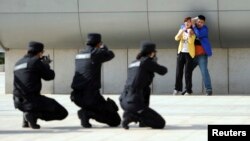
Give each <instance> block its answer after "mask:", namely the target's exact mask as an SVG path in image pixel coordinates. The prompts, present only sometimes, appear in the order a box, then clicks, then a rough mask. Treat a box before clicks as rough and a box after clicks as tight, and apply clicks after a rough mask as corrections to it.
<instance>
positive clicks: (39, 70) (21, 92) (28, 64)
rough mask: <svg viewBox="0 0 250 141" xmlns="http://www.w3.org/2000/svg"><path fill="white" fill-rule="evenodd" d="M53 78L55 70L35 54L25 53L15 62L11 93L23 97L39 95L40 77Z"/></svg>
mask: <svg viewBox="0 0 250 141" xmlns="http://www.w3.org/2000/svg"><path fill="white" fill-rule="evenodd" d="M54 78H55V72H54V71H53V70H51V69H50V66H49V65H48V64H45V63H43V62H42V61H41V60H40V58H38V57H36V56H33V57H32V56H29V55H26V56H24V57H23V58H22V59H20V60H19V61H17V63H16V64H15V68H14V91H13V94H14V96H17V97H24V98H27V97H30V96H35V95H39V94H40V91H41V88H42V82H41V79H44V80H47V81H48V80H53V79H54Z"/></svg>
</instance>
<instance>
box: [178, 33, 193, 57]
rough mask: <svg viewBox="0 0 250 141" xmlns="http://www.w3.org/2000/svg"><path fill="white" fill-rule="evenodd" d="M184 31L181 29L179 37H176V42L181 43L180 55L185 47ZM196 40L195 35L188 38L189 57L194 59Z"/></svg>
mask: <svg viewBox="0 0 250 141" xmlns="http://www.w3.org/2000/svg"><path fill="white" fill-rule="evenodd" d="M182 34H183V30H182V29H180V30H179V32H178V33H177V35H176V36H175V40H176V41H180V43H179V47H178V54H179V53H180V52H181V50H182V47H183V40H184V39H183V35H182ZM194 40H195V34H193V35H191V36H190V37H189V38H188V50H189V55H190V56H191V57H192V58H194V56H195V46H194Z"/></svg>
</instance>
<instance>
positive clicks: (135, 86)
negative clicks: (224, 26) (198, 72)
mask: <svg viewBox="0 0 250 141" xmlns="http://www.w3.org/2000/svg"><path fill="white" fill-rule="evenodd" d="M154 72H156V73H158V74H160V75H164V74H165V73H167V68H166V67H164V66H160V65H159V64H157V63H156V62H155V61H154V60H153V59H152V58H149V57H142V58H140V60H136V61H134V62H132V63H131V64H130V65H129V68H128V78H127V81H126V85H125V88H124V91H123V93H122V94H121V96H120V104H121V107H122V108H123V109H124V111H125V112H124V114H123V118H124V120H129V119H130V120H134V121H139V122H140V123H142V124H144V125H145V126H148V127H152V128H164V126H165V120H164V119H163V118H162V117H161V116H160V115H159V114H158V113H157V112H155V111H154V110H153V109H151V108H149V97H150V87H149V86H150V84H151V83H152V81H153V78H154Z"/></svg>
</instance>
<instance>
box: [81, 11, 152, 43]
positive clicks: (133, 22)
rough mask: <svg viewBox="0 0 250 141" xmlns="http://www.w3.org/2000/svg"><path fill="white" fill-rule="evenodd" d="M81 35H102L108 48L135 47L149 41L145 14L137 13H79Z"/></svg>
mask: <svg viewBox="0 0 250 141" xmlns="http://www.w3.org/2000/svg"><path fill="white" fill-rule="evenodd" d="M80 18H81V28H82V34H83V35H84V37H85V40H86V35H87V33H89V32H97V33H101V34H102V35H103V41H104V42H105V43H107V45H109V47H110V48H127V47H128V46H130V47H137V46H138V43H139V42H140V41H141V40H144V39H149V33H148V25H147V14H146V13H145V12H138V13H81V14H80Z"/></svg>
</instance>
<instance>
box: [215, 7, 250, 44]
mask: <svg viewBox="0 0 250 141" xmlns="http://www.w3.org/2000/svg"><path fill="white" fill-rule="evenodd" d="M219 17H220V31H221V43H222V47H226V48H238V47H240V48H243V47H247V48H249V47H250V40H249V37H250V32H249V30H247V29H249V28H250V20H249V19H250V11H223V12H220V13H219Z"/></svg>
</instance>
